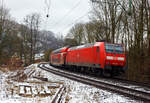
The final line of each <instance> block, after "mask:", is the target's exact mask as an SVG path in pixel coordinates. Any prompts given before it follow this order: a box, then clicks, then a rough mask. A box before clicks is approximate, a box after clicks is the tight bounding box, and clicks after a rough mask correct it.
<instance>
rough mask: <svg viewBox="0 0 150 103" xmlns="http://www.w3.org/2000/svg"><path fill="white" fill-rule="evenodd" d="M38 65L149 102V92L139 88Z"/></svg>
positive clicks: (79, 80) (61, 74) (58, 73)
mask: <svg viewBox="0 0 150 103" xmlns="http://www.w3.org/2000/svg"><path fill="white" fill-rule="evenodd" d="M38 67H39V68H41V69H44V70H46V71H48V72H51V73H54V74H57V75H60V76H63V77H66V78H69V79H72V80H75V81H78V82H82V83H85V84H88V85H92V86H95V87H97V88H100V89H105V90H109V91H111V92H115V93H118V94H121V95H125V96H127V97H130V98H134V99H136V100H137V99H138V100H140V101H144V102H150V93H148V92H144V91H139V90H135V89H132V88H127V87H123V86H120V85H115V84H113V83H107V82H102V81H98V80H95V79H92V78H88V77H86V76H80V75H77V74H73V73H69V72H64V71H62V70H58V69H56V68H54V67H50V68H49V67H47V66H45V64H39V65H38Z"/></svg>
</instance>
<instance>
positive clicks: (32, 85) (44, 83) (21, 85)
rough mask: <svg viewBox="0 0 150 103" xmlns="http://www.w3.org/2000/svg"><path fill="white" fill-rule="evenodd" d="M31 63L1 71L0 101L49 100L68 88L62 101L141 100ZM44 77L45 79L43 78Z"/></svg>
mask: <svg viewBox="0 0 150 103" xmlns="http://www.w3.org/2000/svg"><path fill="white" fill-rule="evenodd" d="M37 65H38V64H32V65H30V66H28V67H26V68H25V70H18V71H16V72H2V71H0V103H50V102H51V101H52V99H53V98H54V97H55V95H56V93H57V91H58V90H59V89H60V88H61V86H62V85H63V86H64V87H65V89H64V91H63V95H62V97H61V101H62V102H63V103H135V102H138V101H135V100H131V99H130V98H127V97H124V96H121V95H118V94H115V93H111V92H108V91H105V90H102V89H98V88H95V87H93V86H89V85H85V84H82V83H79V82H76V81H72V80H70V79H67V78H64V77H60V76H57V75H54V74H52V73H49V72H47V71H44V70H41V69H40V68H38V67H37ZM43 79H44V80H43Z"/></svg>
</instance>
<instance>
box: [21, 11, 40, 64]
mask: <svg viewBox="0 0 150 103" xmlns="http://www.w3.org/2000/svg"><path fill="white" fill-rule="evenodd" d="M24 21H25V25H26V26H27V27H28V28H29V29H30V31H29V34H28V35H29V43H30V63H33V61H34V56H35V52H36V43H37V35H38V33H39V26H40V22H41V19H40V15H39V14H37V13H33V14H29V15H27V16H26V17H25V19H24Z"/></svg>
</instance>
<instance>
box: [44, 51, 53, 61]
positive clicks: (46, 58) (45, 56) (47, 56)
mask: <svg viewBox="0 0 150 103" xmlns="http://www.w3.org/2000/svg"><path fill="white" fill-rule="evenodd" d="M52 51H53V49H49V50H47V51H45V52H44V60H45V61H46V62H48V61H49V58H50V53H51V52H52Z"/></svg>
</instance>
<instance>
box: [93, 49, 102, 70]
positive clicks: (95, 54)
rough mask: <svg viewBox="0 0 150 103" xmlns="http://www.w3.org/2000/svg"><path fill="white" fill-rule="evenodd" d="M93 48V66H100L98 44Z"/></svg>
mask: <svg viewBox="0 0 150 103" xmlns="http://www.w3.org/2000/svg"><path fill="white" fill-rule="evenodd" d="M93 50H94V61H93V62H94V65H95V67H98V68H99V67H100V48H99V46H96V47H94V48H93Z"/></svg>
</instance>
